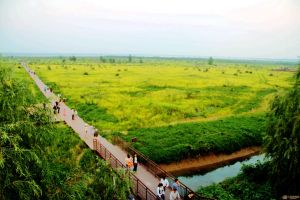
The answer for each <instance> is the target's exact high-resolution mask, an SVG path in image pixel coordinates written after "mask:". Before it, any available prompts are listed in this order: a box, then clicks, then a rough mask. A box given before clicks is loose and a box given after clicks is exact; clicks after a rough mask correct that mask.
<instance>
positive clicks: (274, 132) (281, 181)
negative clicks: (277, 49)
mask: <svg viewBox="0 0 300 200" xmlns="http://www.w3.org/2000/svg"><path fill="white" fill-rule="evenodd" d="M299 65H300V64H299ZM270 108H271V110H270V112H269V113H268V123H267V135H266V137H265V145H264V146H265V150H266V154H267V156H268V157H269V158H270V162H271V165H270V166H271V171H270V174H271V180H272V182H273V183H274V186H275V189H276V191H277V192H278V195H283V194H298V195H299V188H300V184H299V183H300V162H299V158H300V148H299V142H300V67H299V69H298V73H297V74H296V82H295V85H294V86H293V88H292V89H290V90H289V91H287V92H286V93H285V94H284V95H281V96H276V97H275V99H274V101H273V102H272V104H271V107H270Z"/></svg>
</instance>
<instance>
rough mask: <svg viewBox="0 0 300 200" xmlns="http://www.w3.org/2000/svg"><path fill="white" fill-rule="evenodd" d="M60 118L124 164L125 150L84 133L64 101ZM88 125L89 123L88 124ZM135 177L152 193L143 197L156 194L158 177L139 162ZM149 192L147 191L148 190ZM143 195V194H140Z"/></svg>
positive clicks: (54, 98) (47, 93)
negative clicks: (95, 141)
mask: <svg viewBox="0 0 300 200" xmlns="http://www.w3.org/2000/svg"><path fill="white" fill-rule="evenodd" d="M21 64H22V66H23V67H24V68H25V70H26V71H27V72H28V73H29V75H30V76H31V78H32V79H33V80H34V82H35V83H36V85H37V86H38V88H39V89H40V90H41V92H42V93H43V94H44V95H45V96H46V97H47V98H48V99H49V100H50V101H51V104H52V105H54V103H55V101H57V100H58V99H59V98H58V97H57V96H56V95H55V94H54V93H53V92H50V91H49V90H45V88H46V87H47V86H46V85H45V84H44V83H43V82H42V81H41V80H40V79H39V77H38V76H37V75H35V73H33V72H32V71H31V70H30V68H29V67H28V66H27V64H26V63H21ZM57 117H58V118H59V119H60V120H63V121H65V122H66V123H67V124H68V125H69V126H70V127H71V128H72V129H73V130H74V131H75V132H76V133H78V135H79V137H80V138H81V139H82V140H83V141H84V142H85V143H86V144H87V145H88V146H89V147H90V148H91V149H93V150H94V149H95V148H94V145H93V140H94V139H96V140H97V142H99V143H100V144H101V145H103V146H104V147H105V148H106V149H107V150H109V151H110V152H111V154H112V155H114V157H116V158H117V159H118V160H119V161H120V162H121V163H122V164H123V165H125V157H126V155H127V152H125V151H124V150H123V149H121V148H120V147H118V146H116V145H113V144H111V143H110V142H108V141H107V140H106V139H105V138H103V137H102V136H101V135H99V136H98V137H97V138H95V137H94V136H93V135H92V134H91V133H89V131H88V133H85V124H88V123H86V122H85V121H83V119H81V118H80V117H79V116H77V117H76V118H75V120H72V110H71V109H70V108H69V107H68V106H67V105H65V104H64V103H61V104H60V113H59V114H58V116H57ZM88 127H90V125H88ZM88 129H89V128H88ZM134 176H135V177H136V178H138V179H139V180H140V181H141V182H142V183H143V184H144V185H145V186H146V187H147V189H146V190H150V191H152V192H150V193H152V194H150V193H149V194H148V196H147V194H144V195H145V197H146V198H145V197H143V199H154V198H153V194H156V188H157V185H158V183H159V179H158V178H156V177H155V176H154V175H153V174H151V173H150V172H149V171H147V168H146V167H145V166H143V165H141V164H139V165H138V169H137V172H136V173H135V174H134ZM148 192H149V191H148ZM143 193H144V192H143ZM168 194H169V191H168V192H167V194H166V199H169V195H168ZM142 196H143V195H142Z"/></svg>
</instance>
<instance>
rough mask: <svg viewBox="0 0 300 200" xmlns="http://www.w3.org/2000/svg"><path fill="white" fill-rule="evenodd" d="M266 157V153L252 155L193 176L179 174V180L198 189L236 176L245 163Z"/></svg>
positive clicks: (252, 162) (251, 162)
mask: <svg viewBox="0 0 300 200" xmlns="http://www.w3.org/2000/svg"><path fill="white" fill-rule="evenodd" d="M264 157H265V156H264V154H262V155H256V156H252V157H251V158H250V159H247V160H244V161H241V162H236V163H234V164H232V165H227V166H224V167H220V168H217V169H215V170H213V171H210V172H208V173H205V174H203V173H202V174H201V173H197V174H194V175H192V176H191V175H189V176H179V180H180V181H181V182H182V183H184V184H185V185H187V186H188V187H190V188H191V189H192V190H194V191H196V190H197V189H199V188H200V187H204V186H208V185H211V184H212V183H219V182H222V181H223V180H225V179H226V178H230V177H234V176H236V175H237V174H238V173H239V172H240V170H241V167H242V165H243V164H254V163H256V162H257V161H261V162H262V161H263V159H264Z"/></svg>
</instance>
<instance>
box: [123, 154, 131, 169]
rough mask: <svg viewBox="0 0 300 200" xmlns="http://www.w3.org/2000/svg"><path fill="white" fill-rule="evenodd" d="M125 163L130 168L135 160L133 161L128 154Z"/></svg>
mask: <svg viewBox="0 0 300 200" xmlns="http://www.w3.org/2000/svg"><path fill="white" fill-rule="evenodd" d="M125 164H126V169H127V170H130V169H131V167H132V165H133V162H132V158H131V156H130V155H129V154H127V157H126V158H125Z"/></svg>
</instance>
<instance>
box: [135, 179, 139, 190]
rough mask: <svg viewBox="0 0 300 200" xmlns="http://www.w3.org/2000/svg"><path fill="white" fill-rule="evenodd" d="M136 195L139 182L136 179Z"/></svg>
mask: <svg viewBox="0 0 300 200" xmlns="http://www.w3.org/2000/svg"><path fill="white" fill-rule="evenodd" d="M136 193H137V194H138V193H139V182H138V179H136Z"/></svg>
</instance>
